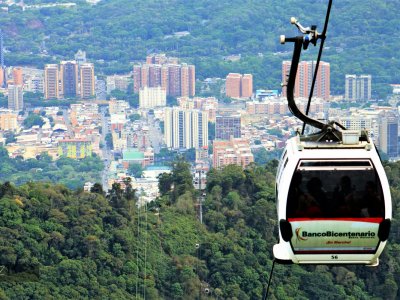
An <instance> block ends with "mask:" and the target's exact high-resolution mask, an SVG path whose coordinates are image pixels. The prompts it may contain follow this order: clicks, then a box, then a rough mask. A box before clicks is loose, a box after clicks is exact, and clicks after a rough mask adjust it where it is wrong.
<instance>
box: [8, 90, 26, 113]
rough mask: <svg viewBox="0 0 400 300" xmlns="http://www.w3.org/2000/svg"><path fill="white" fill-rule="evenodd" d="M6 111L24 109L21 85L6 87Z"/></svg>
mask: <svg viewBox="0 0 400 300" xmlns="http://www.w3.org/2000/svg"><path fill="white" fill-rule="evenodd" d="M8 109H11V110H14V111H18V110H23V109H24V98H23V94H22V85H12V84H9V85H8Z"/></svg>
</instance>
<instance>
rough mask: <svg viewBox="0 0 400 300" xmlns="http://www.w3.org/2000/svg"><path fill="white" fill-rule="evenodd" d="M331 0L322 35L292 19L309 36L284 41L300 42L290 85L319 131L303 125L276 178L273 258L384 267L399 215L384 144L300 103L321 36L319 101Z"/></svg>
mask: <svg viewBox="0 0 400 300" xmlns="http://www.w3.org/2000/svg"><path fill="white" fill-rule="evenodd" d="M331 4H332V0H330V2H329V6H328V11H327V15H326V20H325V27H324V30H323V32H322V33H318V32H317V30H316V26H311V27H307V28H304V27H303V26H302V25H301V24H300V23H299V22H298V21H297V20H296V19H295V18H292V19H291V23H292V24H294V25H296V27H297V28H298V29H299V30H300V31H301V32H302V33H303V35H300V36H297V37H294V38H286V37H284V36H281V43H283V44H284V43H286V42H293V43H294V52H293V58H292V65H291V70H290V74H289V79H288V82H287V99H288V105H289V108H290V110H291V112H292V113H293V114H294V116H296V117H297V118H299V119H300V120H302V121H303V122H304V125H306V124H307V125H311V126H313V127H315V128H317V129H319V131H318V132H317V133H314V134H309V135H304V127H303V132H302V133H301V134H300V132H298V134H297V135H296V136H295V137H293V138H291V139H289V140H288V142H287V145H286V148H285V150H284V152H283V154H282V157H281V160H280V163H279V166H278V171H277V176H276V199H277V211H278V218H279V243H278V244H276V245H274V247H273V255H274V257H275V259H276V261H277V262H280V263H297V264H363V265H370V266H376V265H378V264H379V255H380V254H381V253H382V251H383V249H384V247H385V244H386V240H387V238H388V236H389V230H390V224H391V218H392V204H391V195H390V189H389V183H388V180H387V177H386V174H385V171H384V168H383V166H382V162H381V159H380V157H379V154H378V152H377V150H376V147H375V145H374V144H373V142H372V141H371V140H370V138H369V137H368V134H367V133H366V132H364V131H361V132H359V131H354V130H346V129H345V128H344V127H343V126H342V125H340V124H339V123H337V122H334V121H331V122H329V123H327V124H325V123H323V122H320V121H318V120H315V119H312V118H310V117H309V116H307V112H306V114H303V113H302V112H301V111H300V110H299V109H298V107H297V106H296V103H295V101H294V94H293V91H294V85H295V79H296V74H297V68H298V64H299V60H300V54H301V50H302V49H304V50H305V49H307V47H308V46H309V44H313V45H314V46H315V45H316V44H317V41H318V40H319V39H321V45H320V51H319V55H318V60H317V65H316V70H315V74H314V80H313V84H312V87H311V91H310V98H309V101H310V100H311V95H312V94H313V88H314V85H315V80H316V73H317V71H318V65H319V61H320V59H321V53H322V49H323V42H324V40H325V37H326V29H327V24H328V21H329V14H330V8H331Z"/></svg>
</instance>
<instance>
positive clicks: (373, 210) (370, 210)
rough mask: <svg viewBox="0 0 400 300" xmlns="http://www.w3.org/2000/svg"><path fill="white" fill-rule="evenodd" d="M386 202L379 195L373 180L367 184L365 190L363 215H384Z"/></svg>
mask: <svg viewBox="0 0 400 300" xmlns="http://www.w3.org/2000/svg"><path fill="white" fill-rule="evenodd" d="M383 207H384V203H383V200H382V198H381V197H380V196H379V194H378V192H377V190H376V185H375V183H373V182H372V181H368V182H367V183H366V184H365V191H364V195H363V199H362V204H361V216H362V217H381V216H382V215H384V211H383Z"/></svg>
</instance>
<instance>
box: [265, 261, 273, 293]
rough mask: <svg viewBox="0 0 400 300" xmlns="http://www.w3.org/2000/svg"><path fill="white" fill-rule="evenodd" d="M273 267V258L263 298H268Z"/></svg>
mask: <svg viewBox="0 0 400 300" xmlns="http://www.w3.org/2000/svg"><path fill="white" fill-rule="evenodd" d="M274 267H275V259H274V260H273V261H272V267H271V272H270V273H269V279H268V285H267V290H266V291H265V295H264V297H263V300H267V299H268V292H269V287H270V285H271V280H272V275H273V273H274Z"/></svg>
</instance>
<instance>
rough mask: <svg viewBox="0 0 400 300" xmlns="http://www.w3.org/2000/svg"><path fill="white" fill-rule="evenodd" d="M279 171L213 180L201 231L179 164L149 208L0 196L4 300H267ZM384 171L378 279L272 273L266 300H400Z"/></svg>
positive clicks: (59, 197)
mask: <svg viewBox="0 0 400 300" xmlns="http://www.w3.org/2000/svg"><path fill="white" fill-rule="evenodd" d="M0 158H1V160H6V159H7V158H8V156H7V153H6V152H5V151H1V149H0ZM43 159H44V160H47V161H48V158H46V157H44V158H43ZM276 167H277V162H276V161H269V162H268V163H267V164H266V165H265V166H257V165H250V166H249V167H248V168H247V169H245V170H243V169H242V168H240V167H238V166H234V165H231V166H228V167H226V168H224V169H222V170H214V169H213V170H211V171H210V173H209V176H208V185H207V195H206V199H205V202H204V205H203V209H204V224H200V222H199V221H198V218H197V213H196V212H197V210H196V206H195V203H196V197H195V192H194V191H193V187H192V185H191V176H190V169H189V165H188V164H187V162H185V161H184V160H177V161H174V163H173V171H172V173H171V174H166V173H164V174H162V175H161V176H160V187H161V188H160V190H161V191H162V195H161V197H160V198H159V199H158V200H157V201H155V202H154V203H151V204H150V205H148V206H147V205H144V206H138V205H137V199H136V197H135V196H134V190H133V189H132V188H131V183H130V182H129V180H128V179H127V180H126V181H125V182H124V186H125V188H122V187H121V185H119V184H114V185H113V187H112V189H111V190H110V191H109V194H108V195H107V197H105V196H104V195H103V192H102V190H101V189H100V188H99V187H98V186H97V187H96V188H95V189H93V193H86V192H81V191H76V192H73V191H71V190H69V189H67V188H65V187H64V186H61V185H51V184H48V183H32V182H29V183H26V184H24V185H22V186H19V187H15V186H13V185H12V184H10V183H9V182H6V183H4V184H0V236H1V238H0V251H1V253H2V255H1V256H0V265H3V266H6V267H7V276H6V278H7V280H1V281H0V299H7V298H8V299H28V298H30V299H46V298H49V297H50V298H51V297H53V298H55V299H65V298H68V299H69V298H76V299H82V298H107V299H133V298H136V296H139V295H140V296H139V298H142V297H143V293H144V292H145V294H146V298H148V299H200V298H203V299H205V298H210V299H262V297H263V291H264V287H265V284H266V282H267V281H268V279H269V271H270V269H271V267H272V253H271V250H272V245H273V244H274V243H276V242H277V235H278V232H277V220H276V207H275V199H274V172H275V171H276ZM385 169H386V171H387V174H388V176H389V181H390V185H391V188H392V196H393V211H394V219H393V228H392V231H391V236H390V239H389V242H388V244H387V246H386V248H385V251H384V252H383V253H382V256H381V260H380V265H379V267H377V268H366V267H362V266H346V265H343V266H324V265H321V266H299V265H289V266H288V265H276V266H275V271H274V274H273V277H272V281H271V287H270V298H271V299H398V298H399V296H400V293H399V287H398V283H399V282H400V272H399V270H400V262H399V260H398V253H399V252H400V229H399V228H400V224H399V222H398V220H399V219H400V218H399V217H400V200H399V199H400V191H399V188H400V179H399V177H400V176H399V174H400V163H390V164H389V163H387V164H386V165H385ZM35 270H39V271H40V272H38V273H39V276H36V275H35V272H36V271H35ZM27 274H28V275H29V274H30V275H31V276H32V275H35V276H36V279H35V280H36V282H32V281H29V280H25V281H24V280H23V279H26V278H27V277H24V276H27ZM32 278H33V277H32ZM205 287H207V288H208V289H209V290H210V293H209V294H208V295H206V294H205V293H204V290H205Z"/></svg>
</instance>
